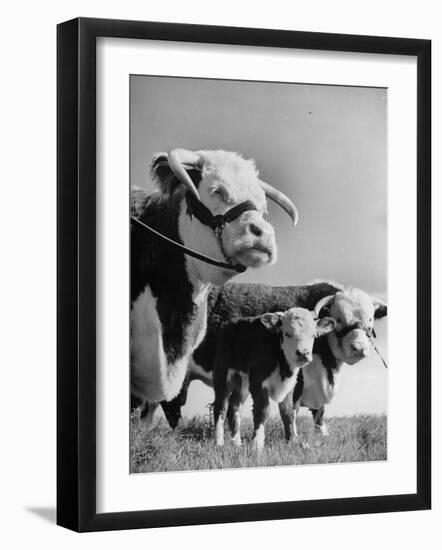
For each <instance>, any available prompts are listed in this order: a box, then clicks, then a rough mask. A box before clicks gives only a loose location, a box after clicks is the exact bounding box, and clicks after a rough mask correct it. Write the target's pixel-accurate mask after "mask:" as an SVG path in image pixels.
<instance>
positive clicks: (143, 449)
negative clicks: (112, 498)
mask: <svg viewBox="0 0 442 550" xmlns="http://www.w3.org/2000/svg"><path fill="white" fill-rule="evenodd" d="M327 424H328V428H329V432H330V435H329V436H328V437H322V436H320V435H319V434H316V433H314V431H313V421H312V419H311V418H310V417H309V416H301V417H299V418H298V434H299V435H298V439H297V440H296V442H294V443H291V444H288V443H286V442H285V440H284V438H283V431H282V423H281V421H280V420H279V418H277V417H275V418H271V419H270V420H269V422H268V423H267V426H266V446H265V447H264V450H263V451H262V452H261V453H260V454H258V453H256V451H254V450H252V448H251V445H250V441H251V438H252V422H251V420H248V419H244V420H243V422H242V429H241V433H242V436H243V444H242V446H241V447H240V448H237V447H235V446H234V445H232V444H231V443H230V441H229V437H228V428H227V426H226V443H225V446H224V447H222V448H218V447H216V446H215V445H214V443H213V442H212V440H211V434H212V424H211V419H210V416H209V415H207V416H206V417H204V418H197V419H194V420H192V421H188V422H187V425H186V428H184V429H181V430H177V431H175V432H172V431H171V430H170V428H169V427H168V425H167V424H166V423H165V421H161V422H160V423H159V424H158V425H157V426H156V427H155V428H153V429H152V430H151V431H150V432H149V433H146V431H145V428H144V426H143V425H142V424H141V423H140V421H139V419H138V418H137V417H134V418H132V419H131V443H130V471H131V473H138V472H165V471H172V472H173V471H179V470H210V469H213V468H246V467H251V466H253V467H256V466H282V465H290V464H320V463H338V462H363V461H379V460H386V459H387V419H386V416H376V415H357V416H352V417H332V418H329V419H328V422H327Z"/></svg>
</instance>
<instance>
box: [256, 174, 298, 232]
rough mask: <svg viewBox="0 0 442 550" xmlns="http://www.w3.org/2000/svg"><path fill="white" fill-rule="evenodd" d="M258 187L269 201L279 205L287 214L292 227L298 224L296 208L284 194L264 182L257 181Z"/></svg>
mask: <svg viewBox="0 0 442 550" xmlns="http://www.w3.org/2000/svg"><path fill="white" fill-rule="evenodd" d="M258 182H259V185H260V186H261V188H262V189H263V191H264V192H265V194H266V196H267V197H268V198H269V199H272V201H274V202H276V204H279V206H280V207H281V208H282V209H283V210H285V211H286V212H287V214H288V215H289V216H290V218H291V219H292V223H293V227H295V225H296V224H297V223H298V218H299V216H298V210H297V209H296V206H295V205H294V204H293V203H292V201H291V200H290V199H289V198H288V197H287V196H286V195H284V193H281V191H278V190H277V189H275V188H274V187H273V186H272V185H270V184H268V183H266V182H265V181H262V180H258Z"/></svg>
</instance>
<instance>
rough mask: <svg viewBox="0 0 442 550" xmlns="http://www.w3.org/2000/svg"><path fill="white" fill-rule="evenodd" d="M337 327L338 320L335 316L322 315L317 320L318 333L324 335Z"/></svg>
mask: <svg viewBox="0 0 442 550" xmlns="http://www.w3.org/2000/svg"><path fill="white" fill-rule="evenodd" d="M335 327H336V321H335V320H334V319H333V317H322V318H321V319H318V320H317V321H316V335H317V336H322V335H324V334H328V333H329V332H331V331H332V330H334V328H335Z"/></svg>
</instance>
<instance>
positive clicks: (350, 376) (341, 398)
mask: <svg viewBox="0 0 442 550" xmlns="http://www.w3.org/2000/svg"><path fill="white" fill-rule="evenodd" d="M130 109H131V117H130V120H131V127H130V137H131V150H130V169H131V174H130V175H131V185H132V186H139V187H144V188H147V189H153V187H152V182H151V179H150V176H149V164H150V160H151V158H152V155H153V154H154V153H156V152H161V151H168V150H170V149H172V148H175V147H183V148H185V149H191V150H200V149H206V150H211V149H225V150H228V151H237V152H239V153H241V154H242V155H243V156H244V157H245V158H253V159H254V160H255V162H256V166H257V168H258V170H259V174H260V178H261V179H263V180H264V181H267V182H269V183H271V184H272V185H274V186H275V187H277V188H278V189H280V190H281V191H283V192H284V193H285V194H286V195H288V196H289V197H290V198H291V199H292V201H293V202H294V203H295V204H296V206H297V208H298V211H299V222H298V225H297V226H296V228H292V227H291V225H290V221H289V218H288V217H287V215H286V214H285V213H284V212H283V211H282V210H281V209H280V208H279V207H278V206H276V205H274V204H273V203H270V204H269V215H268V220H269V221H270V223H271V224H272V225H273V227H274V228H275V233H276V240H277V245H278V261H277V263H276V264H275V265H274V266H271V267H266V268H260V269H257V270H252V269H249V270H247V272H246V273H244V274H243V275H240V276H238V277H235V279H234V280H235V281H237V282H240V281H243V282H245V281H247V282H260V283H266V284H272V285H285V284H304V283H307V282H310V281H312V280H315V279H327V280H335V281H338V282H340V283H342V284H344V285H346V286H348V285H351V286H355V287H358V288H361V289H363V290H365V291H367V292H369V293H372V294H374V295H376V296H379V297H381V298H383V299H387V90H386V89H384V88H362V87H346V86H325V85H310V84H293V83H274V82H248V81H233V80H215V79H195V78H175V77H158V76H153V77H150V76H144V75H132V76H131V78H130ZM386 330H387V322H386V320H382V321H380V322H379V326H378V327H377V333H378V337H379V339H378V347H379V348H380V349H381V351H382V352H383V353H384V354H386V353H387V337H386ZM212 399H213V393H212V392H211V390H209V389H208V388H207V387H205V386H204V385H203V384H202V383H200V382H193V383H192V386H191V390H190V393H189V399H188V405H186V408H185V413H186V414H187V415H190V416H192V415H194V414H198V413H202V414H204V413H205V412H206V411H203V410H202V407H204V405H205V404H207V403H209V402H210V401H212ZM386 410H387V373H386V370H385V368H384V367H383V366H382V363H381V362H380V360H379V358H378V357H377V356H376V355H375V354H372V355H371V357H370V358H368V359H365V360H364V361H362V362H361V363H360V364H359V365H356V366H353V367H347V366H345V367H344V372H343V376H342V386H341V389H340V391H339V394H338V397H337V398H336V401H335V402H334V403H333V404H332V405H330V406H329V407H328V414H330V415H331V414H354V413H356V412H358V413H365V412H372V413H383V412H386Z"/></svg>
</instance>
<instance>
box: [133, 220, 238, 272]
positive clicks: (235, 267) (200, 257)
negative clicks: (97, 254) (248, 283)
mask: <svg viewBox="0 0 442 550" xmlns="http://www.w3.org/2000/svg"><path fill="white" fill-rule="evenodd" d="M131 221H132V222H134V223H136V224H138V225H139V226H140V227H142V228H143V229H147V231H149V232H150V233H152V234H153V235H155V236H156V237H158V238H159V239H162V240H163V241H165V242H166V243H167V244H169V245H170V246H172V247H174V248H177V249H178V250H181V251H182V252H184V254H187V255H188V256H192V258H196V259H197V260H201V261H202V262H206V264H210V265H214V266H216V267H222V268H223V269H232V270H233V271H236V272H237V273H244V271H245V270H246V269H247V268H246V267H244V266H242V265H240V264H228V263H225V262H220V261H218V260H214V259H213V258H209V256H205V255H204V254H201V253H200V252H196V250H192V249H191V248H187V247H186V246H184V245H182V244H180V243H177V242H176V241H174V240H173V239H170V238H169V237H166V235H163V234H162V233H160V232H159V231H157V230H156V229H154V228H153V227H150V225H147V224H145V223H143V222H142V221H140V220H139V219H138V218H135V217H134V216H131Z"/></svg>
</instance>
